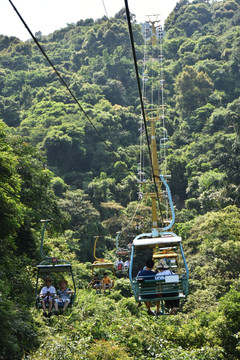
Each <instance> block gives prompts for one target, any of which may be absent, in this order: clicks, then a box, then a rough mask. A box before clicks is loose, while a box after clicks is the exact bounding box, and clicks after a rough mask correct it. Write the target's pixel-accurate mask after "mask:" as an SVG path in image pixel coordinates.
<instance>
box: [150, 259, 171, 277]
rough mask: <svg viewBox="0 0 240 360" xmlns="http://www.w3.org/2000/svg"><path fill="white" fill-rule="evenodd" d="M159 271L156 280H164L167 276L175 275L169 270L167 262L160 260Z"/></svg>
mask: <svg viewBox="0 0 240 360" xmlns="http://www.w3.org/2000/svg"><path fill="white" fill-rule="evenodd" d="M157 269H158V270H159V272H158V273H157V274H156V276H155V279H156V280H164V279H165V276H166V275H171V274H174V273H173V272H172V271H171V270H169V266H168V265H167V263H166V261H165V260H160V261H159V263H158V264H157Z"/></svg>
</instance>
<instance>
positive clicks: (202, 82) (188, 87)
mask: <svg viewBox="0 0 240 360" xmlns="http://www.w3.org/2000/svg"><path fill="white" fill-rule="evenodd" d="M212 89H213V83H212V81H211V79H210V77H209V76H208V75H207V74H205V73H203V72H197V71H196V70H195V69H194V67H192V66H185V68H184V69H183V71H182V73H181V74H180V75H178V77H177V80H176V85H175V90H176V93H177V97H176V99H177V107H178V108H179V110H180V111H181V114H182V117H184V116H189V114H190V112H191V111H193V110H195V109H197V108H198V107H200V106H203V105H205V104H206V103H207V99H208V97H209V95H210V94H211V93H212Z"/></svg>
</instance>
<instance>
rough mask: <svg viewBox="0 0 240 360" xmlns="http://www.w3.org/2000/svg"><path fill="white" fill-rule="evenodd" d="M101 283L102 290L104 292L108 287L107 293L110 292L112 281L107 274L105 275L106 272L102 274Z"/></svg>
mask: <svg viewBox="0 0 240 360" xmlns="http://www.w3.org/2000/svg"><path fill="white" fill-rule="evenodd" d="M102 284H103V290H104V292H106V289H107V288H108V289H109V293H110V292H111V288H112V281H111V279H110V277H109V276H107V273H104V274H103V279H102Z"/></svg>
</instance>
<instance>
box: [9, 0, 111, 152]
mask: <svg viewBox="0 0 240 360" xmlns="http://www.w3.org/2000/svg"><path fill="white" fill-rule="evenodd" d="M9 2H10V4H11V5H12V7H13V9H14V10H15V11H16V13H17V15H18V17H19V18H20V20H21V21H22V23H23V24H24V26H25V28H26V29H27V31H28V32H29V34H30V35H31V37H32V39H33V40H34V42H35V44H36V45H37V46H38V48H39V50H40V51H41V52H42V54H43V55H44V57H45V58H46V60H47V61H48V63H49V64H50V66H51V67H52V68H53V70H54V71H55V73H56V75H57V76H58V78H59V80H60V81H61V83H62V84H63V86H65V87H66V89H67V90H68V92H69V94H70V95H71V97H72V98H73V100H74V101H75V103H76V104H77V105H78V107H79V109H80V110H81V111H82V112H83V114H84V115H85V117H86V118H87V120H88V121H89V122H90V124H91V125H92V127H93V128H94V130H95V131H96V133H97V134H98V136H99V138H100V139H101V141H102V142H103V143H104V144H105V146H106V147H107V148H108V149H110V147H109V145H108V144H107V142H106V141H105V140H104V138H103V137H102V135H101V134H100V132H99V131H98V129H97V128H96V126H95V125H94V123H93V121H92V120H91V119H90V117H89V116H88V114H87V113H86V111H85V110H84V109H83V107H82V105H81V104H80V103H79V101H78V99H77V98H76V96H75V95H74V93H73V92H72V90H71V89H70V88H69V86H68V84H67V83H66V81H65V80H64V79H63V77H62V75H61V74H60V73H59V72H58V70H57V69H56V67H55V65H54V64H53V62H52V61H51V60H50V59H49V57H48V55H47V54H46V52H45V50H44V49H43V48H42V46H41V45H40V44H39V42H38V40H37V39H36V37H35V36H34V35H33V33H32V31H31V30H30V28H29V26H28V25H27V23H26V22H25V20H24V19H23V18H22V16H21V14H20V13H19V11H18V10H17V8H16V7H15V5H14V4H13V2H12V1H11V0H9Z"/></svg>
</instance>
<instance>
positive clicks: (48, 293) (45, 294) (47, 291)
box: [40, 278, 58, 317]
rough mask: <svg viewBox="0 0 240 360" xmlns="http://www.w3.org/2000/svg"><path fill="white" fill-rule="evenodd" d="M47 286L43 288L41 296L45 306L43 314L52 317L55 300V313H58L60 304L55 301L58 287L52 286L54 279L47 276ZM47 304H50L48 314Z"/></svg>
mask: <svg viewBox="0 0 240 360" xmlns="http://www.w3.org/2000/svg"><path fill="white" fill-rule="evenodd" d="M45 284H46V286H44V287H43V288H42V289H41V292H40V297H41V304H42V308H43V316H47V317H51V316H52V306H53V302H54V307H55V315H58V304H57V302H56V301H54V296H55V295H56V289H55V287H54V286H52V285H51V284H52V280H51V279H49V278H47V279H46V280H45ZM46 304H48V314H47V310H46Z"/></svg>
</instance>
